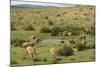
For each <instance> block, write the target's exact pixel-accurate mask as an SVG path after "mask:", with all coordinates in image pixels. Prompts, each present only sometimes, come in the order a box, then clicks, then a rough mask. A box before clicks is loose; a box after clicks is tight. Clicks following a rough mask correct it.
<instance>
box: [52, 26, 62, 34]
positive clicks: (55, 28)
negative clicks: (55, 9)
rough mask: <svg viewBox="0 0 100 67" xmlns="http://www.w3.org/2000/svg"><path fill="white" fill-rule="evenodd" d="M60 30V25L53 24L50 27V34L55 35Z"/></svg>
mask: <svg viewBox="0 0 100 67" xmlns="http://www.w3.org/2000/svg"><path fill="white" fill-rule="evenodd" d="M61 31H62V30H61V28H60V27H58V26H54V27H52V29H51V35H52V36H57V35H58V32H61Z"/></svg>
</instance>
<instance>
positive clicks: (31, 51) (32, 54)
mask: <svg viewBox="0 0 100 67" xmlns="http://www.w3.org/2000/svg"><path fill="white" fill-rule="evenodd" d="M26 51H27V54H28V56H29V57H30V59H31V60H33V61H34V59H35V57H36V48H35V47H32V46H27V47H26Z"/></svg>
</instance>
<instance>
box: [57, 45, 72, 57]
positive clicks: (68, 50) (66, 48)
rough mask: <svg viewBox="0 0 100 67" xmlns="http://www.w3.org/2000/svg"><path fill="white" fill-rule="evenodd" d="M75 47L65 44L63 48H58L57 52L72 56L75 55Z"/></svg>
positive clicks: (61, 54)
mask: <svg viewBox="0 0 100 67" xmlns="http://www.w3.org/2000/svg"><path fill="white" fill-rule="evenodd" d="M73 52H74V51H73V49H72V47H71V46H67V45H64V46H63V47H62V48H61V49H59V50H58V52H57V54H58V55H60V56H70V55H73Z"/></svg>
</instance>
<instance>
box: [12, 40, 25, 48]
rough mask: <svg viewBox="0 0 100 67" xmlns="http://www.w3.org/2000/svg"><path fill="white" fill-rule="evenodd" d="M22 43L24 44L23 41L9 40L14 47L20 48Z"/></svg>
mask: <svg viewBox="0 0 100 67" xmlns="http://www.w3.org/2000/svg"><path fill="white" fill-rule="evenodd" d="M23 42H24V40H20V39H12V40H11V44H12V46H14V47H20V46H21V45H22V43H23Z"/></svg>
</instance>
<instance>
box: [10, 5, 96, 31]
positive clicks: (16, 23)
mask: <svg viewBox="0 0 100 67" xmlns="http://www.w3.org/2000/svg"><path fill="white" fill-rule="evenodd" d="M94 17H95V7H94V6H73V7H64V8H11V26H12V30H26V31H27V30H35V31H40V30H41V29H42V28H43V27H46V28H48V29H50V30H51V29H52V28H53V27H54V26H58V27H60V28H61V29H62V28H63V30H69V29H70V28H72V30H74V29H77V30H78V29H82V31H83V29H85V28H88V29H89V30H91V28H92V27H93V28H94V24H95V18H94ZM93 28H92V29H93ZM72 30H71V31H72Z"/></svg>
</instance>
